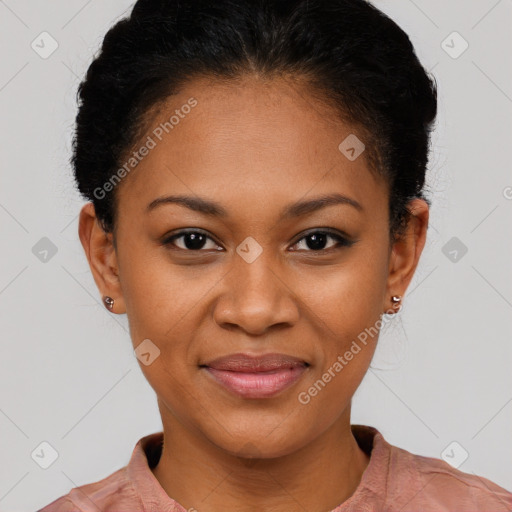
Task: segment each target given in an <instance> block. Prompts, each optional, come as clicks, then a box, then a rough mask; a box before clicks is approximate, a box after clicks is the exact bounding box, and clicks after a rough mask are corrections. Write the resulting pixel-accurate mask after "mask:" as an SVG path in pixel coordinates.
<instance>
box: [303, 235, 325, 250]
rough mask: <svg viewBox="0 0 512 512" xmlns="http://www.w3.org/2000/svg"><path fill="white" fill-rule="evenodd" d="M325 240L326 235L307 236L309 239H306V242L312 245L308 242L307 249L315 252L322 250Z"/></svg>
mask: <svg viewBox="0 0 512 512" xmlns="http://www.w3.org/2000/svg"><path fill="white" fill-rule="evenodd" d="M325 239H326V235H325V234H324V233H321V234H313V235H309V237H307V238H306V240H312V243H309V242H308V244H307V245H308V247H309V248H310V249H317V250H320V249H323V248H324V247H323V246H324V245H325Z"/></svg>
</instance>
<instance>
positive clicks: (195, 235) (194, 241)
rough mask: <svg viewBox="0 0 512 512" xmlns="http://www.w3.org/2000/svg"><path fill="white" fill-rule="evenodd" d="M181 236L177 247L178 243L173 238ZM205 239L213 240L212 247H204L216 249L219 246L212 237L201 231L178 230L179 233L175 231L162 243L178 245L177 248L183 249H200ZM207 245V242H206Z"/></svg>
mask: <svg viewBox="0 0 512 512" xmlns="http://www.w3.org/2000/svg"><path fill="white" fill-rule="evenodd" d="M180 238H182V239H183V240H182V242H181V244H182V247H179V246H178V244H175V243H174V242H175V240H179V239H180ZM207 240H210V241H211V242H213V245H214V246H213V247H206V249H216V250H219V249H217V248H218V247H219V246H218V245H217V244H216V243H215V242H214V240H213V239H212V238H210V237H209V236H208V235H207V234H206V233H203V232H202V231H198V230H195V231H180V232H179V233H176V234H175V235H172V236H170V237H167V238H166V239H165V240H164V241H163V244H164V245H174V246H178V249H182V250H184V251H199V250H201V249H204V248H205V247H204V246H205V242H206V241H207ZM206 245H207V244H206Z"/></svg>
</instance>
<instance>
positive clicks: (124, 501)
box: [37, 466, 141, 512]
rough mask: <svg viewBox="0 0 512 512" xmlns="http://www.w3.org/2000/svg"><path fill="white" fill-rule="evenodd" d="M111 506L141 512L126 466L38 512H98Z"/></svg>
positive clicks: (73, 491)
mask: <svg viewBox="0 0 512 512" xmlns="http://www.w3.org/2000/svg"><path fill="white" fill-rule="evenodd" d="M111 505H115V506H116V507H118V506H122V507H124V508H123V511H126V512H128V511H131V510H133V511H135V510H141V503H140V500H139V499H138V495H137V493H136V492H135V490H134V489H133V487H132V485H131V483H130V481H129V480H128V479H127V478H126V466H125V467H123V468H121V469H119V470H117V471H115V472H114V473H112V474H111V475H109V476H107V477H105V478H103V479H102V480H99V481H97V482H93V483H89V484H85V485H81V486H78V487H75V488H73V489H71V491H69V493H68V494H66V495H64V496H61V497H60V498H57V499H56V500H54V501H52V502H51V503H49V504H48V505H46V506H45V507H44V508H42V509H40V510H38V511H37V512H98V510H108V507H109V506H111ZM130 505H131V508H130ZM134 507H135V508H134Z"/></svg>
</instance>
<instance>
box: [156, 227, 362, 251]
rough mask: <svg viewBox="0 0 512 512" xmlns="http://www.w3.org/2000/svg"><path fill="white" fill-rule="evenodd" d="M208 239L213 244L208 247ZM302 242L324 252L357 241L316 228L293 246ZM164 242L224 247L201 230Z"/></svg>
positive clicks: (188, 247)
mask: <svg viewBox="0 0 512 512" xmlns="http://www.w3.org/2000/svg"><path fill="white" fill-rule="evenodd" d="M180 239H182V240H181V241H180V243H179V244H178V243H176V241H177V240H180ZM329 239H331V240H334V242H335V244H334V246H331V247H325V245H326V243H327V241H328V240H329ZM208 241H210V242H211V243H212V244H213V245H212V246H210V247H207V245H208ZM303 241H305V242H303ZM301 243H305V246H306V247H307V248H309V250H307V249H306V252H323V251H329V250H331V249H334V250H336V249H341V248H342V247H350V246H351V245H353V244H354V243H355V241H352V240H349V239H348V238H346V237H344V236H342V235H341V234H338V233H334V232H332V231H330V230H316V231H310V232H309V233H307V234H306V235H305V236H303V237H302V238H300V239H299V240H298V241H297V242H295V244H294V245H293V246H292V247H295V246H298V245H300V244H301ZM163 244H164V245H171V246H174V247H176V248H177V249H181V250H184V251H200V250H201V249H214V250H219V251H220V250H222V248H220V247H219V245H218V244H217V243H216V242H215V241H214V240H213V239H212V238H211V237H210V236H208V235H207V234H206V233H204V232H203V231H199V230H191V231H180V232H179V233H176V234H174V235H172V236H170V237H167V238H165V239H164V240H163ZM293 250H296V249H293Z"/></svg>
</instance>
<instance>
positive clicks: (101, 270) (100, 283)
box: [78, 202, 125, 313]
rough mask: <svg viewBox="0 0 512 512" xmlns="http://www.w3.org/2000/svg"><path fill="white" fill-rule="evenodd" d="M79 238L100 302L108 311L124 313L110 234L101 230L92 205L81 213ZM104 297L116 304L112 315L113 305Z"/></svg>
mask: <svg viewBox="0 0 512 512" xmlns="http://www.w3.org/2000/svg"><path fill="white" fill-rule="evenodd" d="M78 235H79V237H80V241H81V243H82V246H83V248H84V251H85V255H86V257H87V261H88V262H89V267H90V268H91V272H92V275H93V278H94V281H95V283H96V286H97V287H98V290H99V291H100V294H101V296H102V302H103V303H104V304H105V306H106V307H107V308H108V309H109V310H110V311H112V312H115V313H124V312H125V311H124V301H123V296H122V289H121V283H120V280H119V270H118V264H117V254H116V250H115V247H114V244H113V235H112V233H106V232H105V231H104V229H103V228H102V226H101V224H100V222H99V220H98V218H97V217H96V214H95V210H94V205H93V203H92V202H89V203H86V204H85V205H84V206H83V207H82V209H81V211H80V217H79V223H78ZM105 297H109V298H111V299H112V300H115V306H116V307H115V311H114V302H112V303H111V305H109V304H108V303H107V302H105V300H104V299H105ZM109 302H110V301H109Z"/></svg>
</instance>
